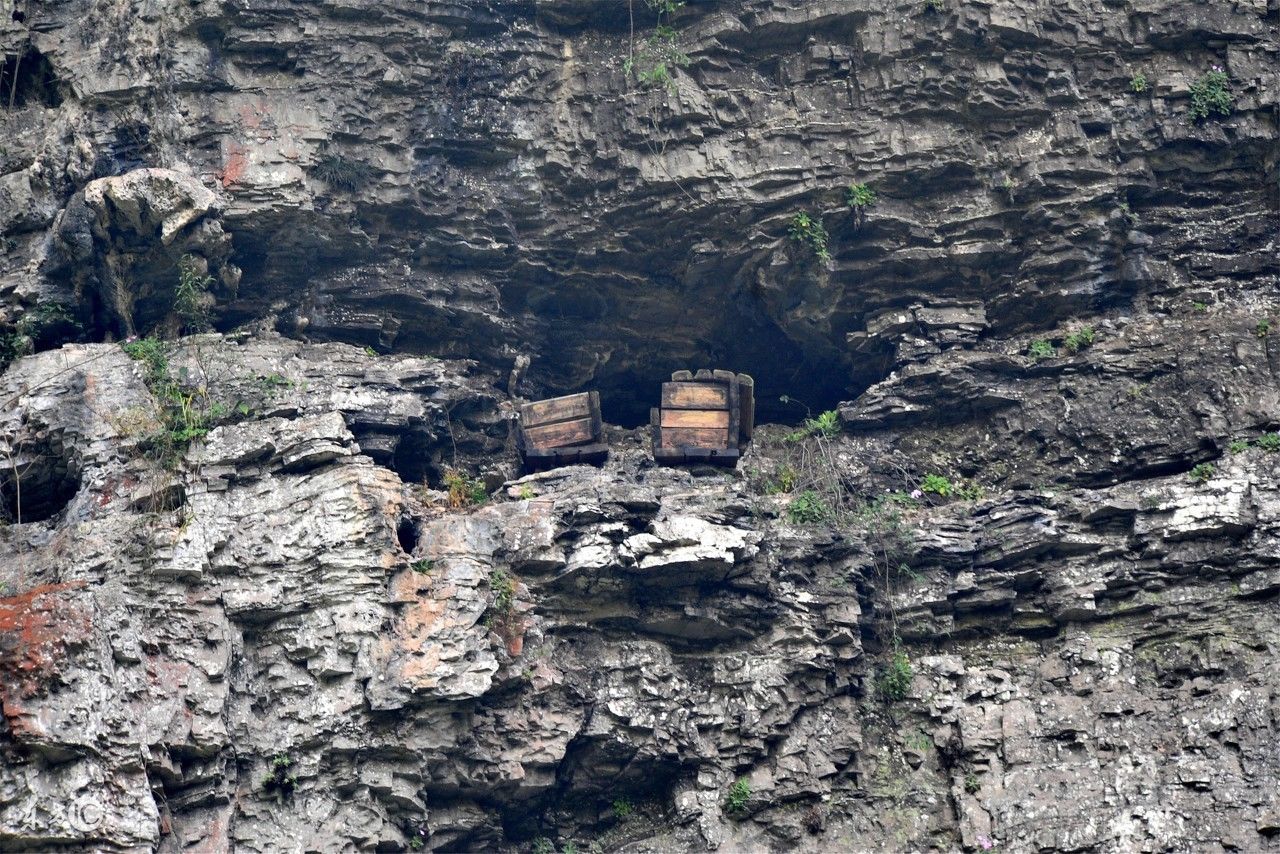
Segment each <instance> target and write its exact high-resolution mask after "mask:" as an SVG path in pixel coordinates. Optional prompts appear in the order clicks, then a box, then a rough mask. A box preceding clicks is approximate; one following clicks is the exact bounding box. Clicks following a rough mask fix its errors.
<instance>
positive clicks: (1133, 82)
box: [1129, 71, 1149, 95]
mask: <svg viewBox="0 0 1280 854" xmlns="http://www.w3.org/2000/svg"><path fill="white" fill-rule="evenodd" d="M1148 85H1149V84H1148V82H1147V75H1145V74H1143V73H1142V72H1141V71H1135V72H1134V73H1133V77H1131V78H1129V91H1130V92H1133V93H1134V94H1138V95H1140V94H1142V93H1143V92H1145V91H1147V87H1148Z"/></svg>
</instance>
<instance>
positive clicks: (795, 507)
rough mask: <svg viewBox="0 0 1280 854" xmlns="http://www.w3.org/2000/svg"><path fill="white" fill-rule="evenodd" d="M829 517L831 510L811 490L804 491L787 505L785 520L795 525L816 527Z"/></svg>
mask: <svg viewBox="0 0 1280 854" xmlns="http://www.w3.org/2000/svg"><path fill="white" fill-rule="evenodd" d="M830 516H831V508H830V507H828V506H827V502H825V501H823V500H822V497H821V496H820V495H818V493H816V492H814V491H813V490H812V489H806V490H805V491H804V492H802V493H800V494H799V495H797V496H796V497H795V498H793V499H791V503H790V504H788V505H787V519H788V520H789V521H791V522H792V523H794V524H797V525H816V524H818V523H819V522H822V521H824V520H826V519H827V518H829V517H830Z"/></svg>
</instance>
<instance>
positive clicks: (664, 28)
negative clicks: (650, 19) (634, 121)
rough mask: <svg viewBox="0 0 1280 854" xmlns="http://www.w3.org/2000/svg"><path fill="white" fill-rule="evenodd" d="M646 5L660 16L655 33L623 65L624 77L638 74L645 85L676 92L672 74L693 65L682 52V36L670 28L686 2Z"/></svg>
mask: <svg viewBox="0 0 1280 854" xmlns="http://www.w3.org/2000/svg"><path fill="white" fill-rule="evenodd" d="M645 5H646V6H648V7H649V10H650V11H651V12H653V13H655V15H656V16H657V20H656V22H655V23H654V28H653V32H652V33H650V34H649V35H648V36H647V37H646V38H644V39H643V40H642V41H641V42H640V47H639V49H635V48H633V49H632V50H631V51H630V52H629V53H628V54H627V58H626V59H625V60H623V62H622V71H623V73H624V74H635V78H636V82H638V83H639V84H640V85H641V86H643V87H646V88H649V87H657V86H661V87H663V88H664V89H666V90H667V91H668V92H672V91H675V86H676V84H675V80H674V79H673V78H672V76H671V72H672V70H673V69H675V68H681V67H683V66H686V65H688V64H689V56H688V54H686V53H684V51H682V50H680V45H679V34H678V33H677V32H676V30H675V29H674V28H673V27H671V26H670V25H669V23H667V22H669V21H670V19H671V15H672V14H674V13H675V11H676V10H677V9H679V8H680V7H681V6H683V5H684V0H645Z"/></svg>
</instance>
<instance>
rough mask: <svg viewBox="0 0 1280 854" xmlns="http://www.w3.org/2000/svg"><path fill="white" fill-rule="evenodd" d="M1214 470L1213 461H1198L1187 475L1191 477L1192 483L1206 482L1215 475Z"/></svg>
mask: <svg viewBox="0 0 1280 854" xmlns="http://www.w3.org/2000/svg"><path fill="white" fill-rule="evenodd" d="M1214 471H1215V469H1214V467H1213V463H1197V464H1196V465H1195V467H1194V468H1192V469H1191V471H1190V472H1188V473H1187V477H1188V478H1190V479H1191V482H1192V483H1205V482H1207V481H1208V480H1209V479H1210V478H1211V477H1213V474H1214Z"/></svg>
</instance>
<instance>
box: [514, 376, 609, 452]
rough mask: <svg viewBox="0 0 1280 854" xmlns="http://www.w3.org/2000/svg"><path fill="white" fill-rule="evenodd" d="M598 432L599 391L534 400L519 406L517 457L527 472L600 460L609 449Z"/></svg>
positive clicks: (601, 432)
mask: <svg viewBox="0 0 1280 854" xmlns="http://www.w3.org/2000/svg"><path fill="white" fill-rule="evenodd" d="M602 434H603V426H602V424H601V422H600V393H599V392H595V391H584V392H582V393H581V394H569V395H565V396H564V397H553V398H550V399H549V400H536V401H534V402H533V403H525V404H523V405H521V407H520V431H519V446H520V457H521V459H522V460H524V465H525V468H526V469H528V470H530V471H540V470H542V469H549V468H555V467H557V466H568V465H575V464H578V463H588V464H591V465H599V464H600V463H603V462H604V461H605V459H607V458H608V456H609V449H608V447H606V446H605V444H604V442H603V440H602V438H601V437H602Z"/></svg>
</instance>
